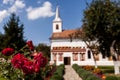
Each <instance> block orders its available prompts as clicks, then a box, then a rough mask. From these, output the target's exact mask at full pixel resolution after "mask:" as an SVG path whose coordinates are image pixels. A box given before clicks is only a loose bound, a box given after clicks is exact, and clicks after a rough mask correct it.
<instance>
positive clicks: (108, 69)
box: [98, 66, 114, 74]
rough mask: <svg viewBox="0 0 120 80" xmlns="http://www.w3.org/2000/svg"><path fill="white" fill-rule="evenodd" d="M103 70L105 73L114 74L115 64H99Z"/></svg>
mask: <svg viewBox="0 0 120 80" xmlns="http://www.w3.org/2000/svg"><path fill="white" fill-rule="evenodd" d="M98 68H99V69H101V70H102V72H103V74H114V67H113V66H98Z"/></svg>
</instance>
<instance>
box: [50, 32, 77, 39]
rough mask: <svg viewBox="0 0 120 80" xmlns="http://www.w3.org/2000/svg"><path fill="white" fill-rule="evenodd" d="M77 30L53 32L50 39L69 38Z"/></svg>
mask: <svg viewBox="0 0 120 80" xmlns="http://www.w3.org/2000/svg"><path fill="white" fill-rule="evenodd" d="M75 32H77V30H63V31H62V32H57V33H53V34H52V36H51V37H50V39H69V38H70V35H71V34H74V33H75Z"/></svg>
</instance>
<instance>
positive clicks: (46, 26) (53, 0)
mask: <svg viewBox="0 0 120 80" xmlns="http://www.w3.org/2000/svg"><path fill="white" fill-rule="evenodd" d="M85 1H87V2H90V1H91V0H0V4H1V5H0V32H2V33H4V31H3V26H4V24H5V23H6V22H7V21H8V19H9V16H10V14H11V13H13V12H14V13H16V14H17V16H19V18H20V21H21V23H23V24H24V37H25V39H27V40H32V41H33V43H34V44H35V45H37V44H39V43H48V44H49V43H50V41H49V37H50V36H51V34H52V21H53V19H54V16H55V9H56V6H57V5H58V6H59V10H60V17H61V19H62V21H63V29H75V28H78V27H80V26H81V25H82V19H83V11H84V10H85V9H86V4H85Z"/></svg>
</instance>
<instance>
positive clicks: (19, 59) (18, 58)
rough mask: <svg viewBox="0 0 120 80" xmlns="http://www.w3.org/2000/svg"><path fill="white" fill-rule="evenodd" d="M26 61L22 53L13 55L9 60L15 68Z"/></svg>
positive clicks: (20, 66)
mask: <svg viewBox="0 0 120 80" xmlns="http://www.w3.org/2000/svg"><path fill="white" fill-rule="evenodd" d="M26 61H28V59H27V58H25V57H24V55H23V54H20V53H18V54H16V55H15V56H13V58H12V60H11V62H12V65H13V66H14V67H15V68H19V69H21V68H22V66H23V65H24V64H25V62H26Z"/></svg>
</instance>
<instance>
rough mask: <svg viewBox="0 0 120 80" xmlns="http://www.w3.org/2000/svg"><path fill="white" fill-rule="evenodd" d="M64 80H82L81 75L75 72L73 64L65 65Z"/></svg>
mask: <svg viewBox="0 0 120 80" xmlns="http://www.w3.org/2000/svg"><path fill="white" fill-rule="evenodd" d="M63 77H64V80H82V79H81V78H80V77H79V75H78V74H77V73H76V72H75V70H74V69H73V68H72V66H68V65H66V66H65V75H64V76H63Z"/></svg>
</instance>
